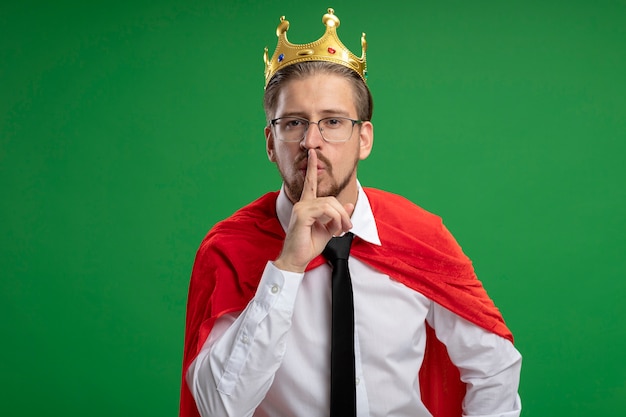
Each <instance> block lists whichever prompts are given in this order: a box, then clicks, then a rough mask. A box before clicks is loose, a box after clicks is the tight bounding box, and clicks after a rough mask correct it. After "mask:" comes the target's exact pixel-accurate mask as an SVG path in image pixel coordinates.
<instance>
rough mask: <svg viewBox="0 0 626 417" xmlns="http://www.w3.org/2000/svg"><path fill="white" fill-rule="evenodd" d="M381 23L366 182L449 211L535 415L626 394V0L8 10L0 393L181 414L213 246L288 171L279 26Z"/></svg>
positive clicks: (9, 406) (1, 25)
mask: <svg viewBox="0 0 626 417" xmlns="http://www.w3.org/2000/svg"><path fill="white" fill-rule="evenodd" d="M328 6H333V7H334V8H335V11H336V14H337V15H338V16H339V18H340V19H341V20H342V22H341V27H340V28H339V33H340V36H341V38H342V39H343V40H344V42H345V43H346V44H347V45H348V47H350V48H351V49H352V50H353V51H356V52H357V54H359V52H360V41H359V39H360V33H361V31H365V32H367V38H368V42H369V50H368V58H369V59H368V64H369V85H370V87H371V89H372V92H373V95H374V99H375V111H374V119H373V121H374V124H375V127H376V129H375V131H376V142H375V146H374V151H373V154H372V155H371V157H370V158H369V159H368V160H367V161H365V162H363V163H362V164H361V166H360V171H359V174H360V175H359V176H360V179H361V182H362V183H363V184H365V185H369V186H375V187H379V188H383V189H387V190H390V191H394V192H397V193H400V194H403V195H405V196H406V197H408V198H410V199H412V200H413V201H415V202H417V203H418V204H420V205H422V206H423V207H425V208H426V209H428V210H430V211H433V212H436V213H437V214H439V215H441V216H442V217H443V218H444V220H445V222H446V224H447V226H448V227H449V228H450V229H451V230H452V232H453V233H454V234H455V236H456V237H457V239H458V241H459V242H460V243H461V245H462V246H463V248H464V250H465V251H466V253H467V254H468V255H469V256H470V257H472V259H473V260H474V263H475V266H476V270H477V272H478V274H479V277H480V278H481V279H482V281H483V282H484V284H485V286H486V288H487V290H488V291H489V293H490V295H491V296H492V298H494V300H495V301H496V303H497V304H498V306H499V307H500V309H501V310H502V312H503V314H504V316H505V318H506V320H507V323H508V324H509V326H510V327H511V329H512V330H513V332H514V334H515V336H516V342H517V346H518V348H519V350H520V351H521V352H522V353H523V355H524V369H523V374H522V385H521V389H520V391H521V395H522V399H523V405H524V412H523V415H524V416H570V417H572V416H591V415H594V416H595V415H626V365H625V364H624V351H625V348H626V325H625V323H624V315H625V312H626V307H625V305H626V303H625V302H624V300H623V298H624V295H625V293H626V292H625V290H626V286H625V284H624V277H625V275H626V260H625V256H624V252H625V249H626V239H625V230H626V222H625V220H624V214H625V213H626V210H625V209H626V187H625V184H624V182H625V181H624V180H625V178H626V175H625V174H626V168H625V163H624V157H625V151H626V146H625V139H626V122H625V121H626V2H624V1H608V0H607V1H595V2H592V1H561V2H558V1H508V2H503V1H478V2H471V1H469V2H468V1H443V2H435V1H415V2H408V1H384V2H380V1H366V0H362V1H341V0H336V1H335V2H334V4H328V3H326V2H318V1H310V2H306V3H305V2H302V3H298V4H296V2H286V1H281V2H278V1H273V0H272V1H263V2H252V1H249V2H244V1H232V2H228V1H222V2H215V1H210V0H207V1H184V0H183V1H133V2H130V1H129V2H121V1H106V2H105V1H94V2H68V1H62V0H61V1H57V2H42V1H40V2H32V1H21V2H16V1H14V2H3V3H2V5H1V6H0V48H1V49H0V190H1V197H0V226H1V229H0V230H1V233H0V245H1V246H0V250H1V252H0V253H1V259H0V274H1V275H0V277H1V278H0V282H1V284H0V285H1V287H0V334H1V335H2V336H0V353H1V359H0V384H1V389H0V414H2V415H20V416H41V415H65V416H82V415H90V416H110V415H129V416H130V415H133V416H172V415H175V414H176V413H177V407H178V390H179V378H180V377H179V375H180V362H181V355H182V343H183V327H184V314H185V313H184V309H185V302H186V291H187V285H188V279H189V274H190V270H191V266H192V263H193V259H194V256H195V251H196V249H197V247H198V244H199V243H200V241H201V239H202V237H203V236H204V234H205V233H206V231H207V230H208V229H209V228H210V227H211V225H212V224H214V223H215V222H216V221H218V220H220V219H222V218H224V217H226V216H228V215H229V214H230V213H232V212H233V211H234V210H236V209H237V208H239V207H240V206H242V205H244V204H246V203H247V202H249V201H251V200H253V199H254V198H256V197H257V196H259V195H261V194H262V193H264V192H266V191H269V190H274V189H277V188H278V186H279V182H280V179H279V177H278V175H277V173H276V170H275V167H274V166H273V165H272V164H270V163H269V162H268V161H267V158H266V156H265V151H264V141H263V126H264V116H263V111H262V106H261V98H262V93H263V62H262V51H263V47H265V46H268V47H269V48H270V52H271V51H273V48H274V46H275V42H276V37H275V28H276V25H277V23H278V18H279V16H280V15H283V14H284V15H286V16H287V19H288V20H289V21H290V22H291V29H290V31H289V38H290V40H291V41H293V42H297V43H302V42H308V41H311V40H313V39H316V38H317V37H319V36H321V34H322V33H323V30H324V28H323V25H322V23H321V16H322V14H323V13H324V12H325V10H326V8H327V7H328Z"/></svg>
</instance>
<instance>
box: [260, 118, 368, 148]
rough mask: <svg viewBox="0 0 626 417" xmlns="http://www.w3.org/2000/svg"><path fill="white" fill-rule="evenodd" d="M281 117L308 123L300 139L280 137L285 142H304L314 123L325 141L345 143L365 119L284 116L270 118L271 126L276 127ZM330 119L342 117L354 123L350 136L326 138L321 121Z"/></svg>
mask: <svg viewBox="0 0 626 417" xmlns="http://www.w3.org/2000/svg"><path fill="white" fill-rule="evenodd" d="M281 119H295V120H299V121H301V122H303V123H305V124H306V127H305V128H304V133H303V134H302V137H301V138H300V139H298V140H295V139H294V140H285V139H281V138H278V140H279V141H281V142H285V143H297V142H302V140H303V139H304V138H305V137H306V134H307V133H308V132H309V127H310V126H311V125H312V124H313V125H317V129H318V130H319V131H320V135H321V136H322V139H324V141H325V142H328V143H344V142H347V141H349V140H350V138H352V134H353V133H354V125H361V124H363V120H358V119H351V118H349V117H343V116H330V117H323V118H321V119H319V120H318V121H317V122H312V121H310V120H307V119H304V118H302V117H295V116H284V117H277V118H276V119H272V120H270V126H271V127H273V128H276V122H278V121H279V120H281ZM328 119H341V120H347V121H349V122H351V123H352V128H351V130H350V135H348V137H347V138H346V139H343V140H328V139H326V137H325V136H324V130H323V129H322V128H321V127H320V123H321V122H322V121H324V120H328ZM274 134H276V131H274Z"/></svg>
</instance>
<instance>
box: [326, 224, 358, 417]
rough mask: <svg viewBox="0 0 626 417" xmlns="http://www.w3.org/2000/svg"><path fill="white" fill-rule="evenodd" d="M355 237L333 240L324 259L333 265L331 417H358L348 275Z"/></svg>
mask: <svg viewBox="0 0 626 417" xmlns="http://www.w3.org/2000/svg"><path fill="white" fill-rule="evenodd" d="M352 237H353V235H352V233H346V234H345V235H343V236H342V237H334V238H332V239H331V240H330V241H329V242H328V244H327V245H326V248H325V249H324V252H323V255H324V257H325V258H326V259H328V261H330V263H331V264H332V265H333V274H332V293H333V305H332V336H331V337H332V339H331V352H330V417H350V416H356V388H355V379H356V376H355V370H354V301H353V299H352V282H351V281H350V272H349V271H348V256H349V255H350V245H351V244H352Z"/></svg>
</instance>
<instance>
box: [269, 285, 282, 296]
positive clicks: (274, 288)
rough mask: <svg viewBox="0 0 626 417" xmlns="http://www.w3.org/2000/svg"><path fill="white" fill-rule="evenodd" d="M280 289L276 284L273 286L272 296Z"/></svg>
mask: <svg viewBox="0 0 626 417" xmlns="http://www.w3.org/2000/svg"><path fill="white" fill-rule="evenodd" d="M279 289H280V288H279V287H278V285H276V284H274V285H272V289H271V291H272V294H276V293H277V292H278V290H279Z"/></svg>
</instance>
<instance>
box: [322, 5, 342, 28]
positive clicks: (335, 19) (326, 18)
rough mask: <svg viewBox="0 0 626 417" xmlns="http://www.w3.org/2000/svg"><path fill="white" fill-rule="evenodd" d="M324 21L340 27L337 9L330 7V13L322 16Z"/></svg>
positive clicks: (328, 24)
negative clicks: (336, 14) (336, 13)
mask: <svg viewBox="0 0 626 417" xmlns="http://www.w3.org/2000/svg"><path fill="white" fill-rule="evenodd" d="M322 22H323V23H324V24H325V25H326V26H328V27H329V28H330V27H335V28H338V27H339V18H338V17H337V16H335V11H334V10H333V9H331V8H330V7H329V8H328V13H326V14H325V15H324V16H323V17H322Z"/></svg>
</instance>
